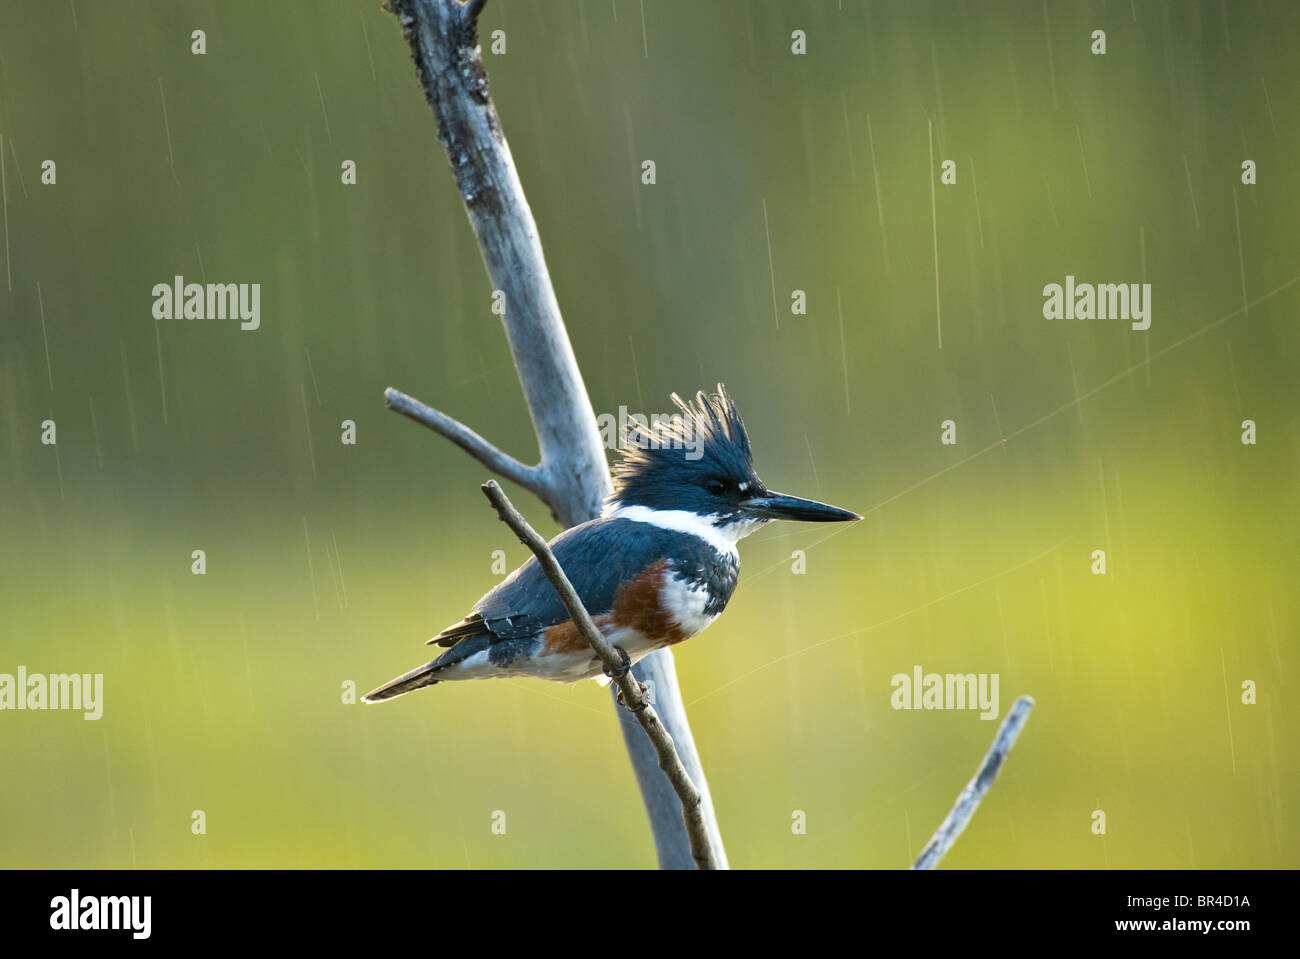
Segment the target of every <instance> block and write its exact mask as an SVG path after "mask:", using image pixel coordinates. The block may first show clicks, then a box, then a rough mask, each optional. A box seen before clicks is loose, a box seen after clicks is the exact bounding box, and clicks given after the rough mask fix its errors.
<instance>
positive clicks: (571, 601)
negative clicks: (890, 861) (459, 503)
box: [483, 480, 718, 869]
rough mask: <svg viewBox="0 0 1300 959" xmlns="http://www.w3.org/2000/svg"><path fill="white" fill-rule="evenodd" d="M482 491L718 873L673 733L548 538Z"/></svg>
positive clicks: (694, 851)
mask: <svg viewBox="0 0 1300 959" xmlns="http://www.w3.org/2000/svg"><path fill="white" fill-rule="evenodd" d="M483 493H484V495H486V496H487V498H488V502H490V503H491V504H492V505H493V507H495V509H496V511H497V515H498V516H500V517H501V521H502V522H503V523H505V524H506V525H507V526H509V527H510V528H511V529H512V530H514V533H515V535H516V536H518V537H519V541H520V542H521V543H523V544H524V545H525V546H527V547H528V548H529V549H530V550H532V552H533V555H534V556H536V557H537V562H538V563H540V564H541V566H542V572H544V573H545V574H546V578H547V579H548V580H550V582H551V585H552V586H554V587H555V592H556V593H557V594H558V595H559V597H560V602H561V603H563V604H564V608H565V610H567V611H568V613H569V617H570V618H571V619H572V620H573V623H574V625H575V626H576V627H577V628H578V632H579V633H581V634H582V637H583V638H584V639H585V640H586V641H587V642H588V643H589V644H590V645H591V648H592V649H593V650H595V652H596V655H597V656H599V657H600V658H601V660H602V661H603V662H604V664H605V669H606V671H607V672H609V673H610V674H611V675H612V676H613V677H614V681H615V682H617V683H618V687H619V689H620V690H622V692H623V701H624V702H625V703H626V704H627V707H628V709H630V710H631V711H632V713H633V715H635V716H636V718H637V720H638V721H639V722H640V723H641V728H643V729H644V730H645V732H646V735H647V736H648V737H650V742H651V743H653V744H654V748H655V753H656V754H657V755H658V757H659V768H661V769H662V770H663V771H664V773H665V774H667V776H668V780H669V782H671V783H672V784H673V789H674V790H675V791H676V793H677V798H678V799H679V800H680V801H681V804H682V821H683V822H684V823H685V825H686V834H687V836H688V837H689V839H690V843H691V856H692V857H693V858H694V860H695V865H696V866H697V867H698V868H700V869H716V868H717V865H718V864H717V861H716V860H715V859H714V857H713V849H712V845H711V843H710V842H709V833H708V830H707V828H706V827H705V824H704V813H703V811H702V810H701V808H700V792H699V790H698V789H696V788H695V784H694V783H693V782H691V777H690V776H689V775H687V773H686V767H685V766H683V765H682V761H681V759H679V758H678V756H677V750H676V748H675V747H674V746H673V740H672V737H671V736H670V735H669V734H668V730H667V729H665V728H664V724H663V723H662V722H660V721H659V716H658V714H656V713H655V710H654V707H653V706H651V705H650V703H649V701H648V700H647V699H646V698H645V697H644V696H643V695H642V692H641V684H640V683H639V682H637V680H636V677H634V676H633V675H632V671H631V670H630V669H623V668H622V667H623V659H622V657H621V656H620V655H619V652H618V651H617V650H616V649H615V648H614V646H613V645H611V644H610V642H609V641H608V640H607V639H605V637H604V636H603V635H602V634H601V632H600V630H598V629H597V628H596V624H595V623H593V622H592V621H591V617H590V616H589V615H588V614H587V610H586V608H585V607H584V606H583V605H582V600H581V599H579V598H578V594H577V592H576V591H575V590H574V588H573V584H572V583H570V582H569V577H568V576H566V575H565V574H564V569H563V568H562V567H561V566H560V564H559V561H558V560H556V558H555V554H554V553H552V552H551V549H550V547H549V546H547V545H546V540H544V539H542V537H541V536H539V535H538V533H537V531H536V530H534V529H533V528H532V527H531V526H529V525H528V521H527V520H525V519H524V518H523V516H521V515H520V514H519V511H518V510H517V509H515V508H514V506H513V505H512V504H511V502H510V500H509V499H507V498H506V494H505V492H504V491H503V490H502V489H501V487H500V486H498V485H497V483H496V481H495V480H488V481H487V482H486V483H484V484H483ZM620 672H621V675H620Z"/></svg>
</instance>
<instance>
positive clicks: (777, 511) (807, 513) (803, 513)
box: [740, 491, 862, 523]
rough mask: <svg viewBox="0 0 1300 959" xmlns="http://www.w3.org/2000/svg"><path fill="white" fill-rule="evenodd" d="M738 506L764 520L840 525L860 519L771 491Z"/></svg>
mask: <svg viewBox="0 0 1300 959" xmlns="http://www.w3.org/2000/svg"><path fill="white" fill-rule="evenodd" d="M740 505H741V506H742V507H743V508H744V509H745V511H746V512H748V513H750V514H751V515H753V516H761V517H763V518H764V519H797V520H801V521H802V522H805V523H842V522H844V521H845V520H850V519H862V517H861V516H859V515H858V514H857V513H851V512H849V511H848V510H846V509H840V508H839V507H838V506H828V505H826V504H825V503H818V502H816V501H815V500H810V499H800V498H799V497H798V496H787V495H786V494H785V493H773V492H771V491H768V492H766V493H764V494H763V495H762V496H751V497H750V498H749V499H747V500H744V501H742V502H741V504H740Z"/></svg>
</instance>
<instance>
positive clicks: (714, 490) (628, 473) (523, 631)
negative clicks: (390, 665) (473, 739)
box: [363, 384, 862, 703]
mask: <svg viewBox="0 0 1300 959" xmlns="http://www.w3.org/2000/svg"><path fill="white" fill-rule="evenodd" d="M672 398H673V402H674V403H676V404H677V406H678V408H679V409H680V410H681V414H682V415H681V416H680V417H678V416H674V417H672V418H671V419H669V420H667V421H666V422H665V421H659V422H656V423H655V424H654V425H653V426H646V425H643V424H640V423H636V424H635V425H632V426H631V427H630V428H629V430H628V435H627V437H626V441H625V443H624V451H623V458H622V461H621V462H620V463H618V464H617V465H616V466H615V467H614V471H613V479H614V491H613V492H612V493H611V494H610V496H609V498H608V500H607V501H606V504H605V508H604V511H603V512H602V514H601V516H600V517H598V518H597V519H593V520H590V521H589V522H586V523H583V524H581V525H580V526H574V527H572V528H571V529H567V530H565V531H564V532H562V533H560V535H558V536H556V537H555V538H554V539H553V540H551V542H550V547H551V551H552V552H553V553H554V554H555V558H556V560H558V561H559V564H560V566H561V568H563V570H564V572H565V575H567V576H568V577H569V580H570V582H572V583H573V587H574V589H575V590H576V591H577V593H578V597H579V598H580V599H581V600H582V604H583V606H584V607H585V608H586V609H587V612H588V613H589V614H590V615H591V618H592V621H593V622H594V623H595V625H596V627H597V628H598V629H600V630H601V632H603V633H604V634H605V636H606V638H607V639H608V640H609V641H610V643H611V644H612V645H613V646H615V647H616V648H618V649H620V650H622V651H623V654H624V656H625V658H626V663H627V664H628V665H630V664H632V663H635V662H637V661H638V660H640V659H641V658H642V657H644V656H647V655H649V654H650V653H652V652H654V651H655V650H656V649H659V648H661V647H664V646H671V645H673V644H675V643H679V642H681V641H682V640H684V639H689V638H690V637H692V636H694V635H696V634H697V633H699V632H701V631H702V630H703V629H704V628H705V627H706V626H708V625H709V624H710V623H712V622H713V620H714V619H716V618H717V616H718V614H719V613H721V612H722V611H723V609H725V608H726V606H727V601H728V600H729V599H730V598H731V594H732V592H733V591H734V590H735V588H736V578H737V576H738V575H739V573H740V557H739V554H738V552H737V550H736V543H737V542H738V541H739V540H740V539H741V538H742V537H745V536H747V535H749V534H750V533H752V532H753V531H754V530H756V529H758V528H759V527H761V526H762V525H763V524H765V523H767V522H769V521H770V520H774V519H792V520H804V521H806V522H835V521H841V520H855V519H861V518H862V517H861V516H859V515H858V514H857V513H851V512H849V511H848V510H844V509H839V508H838V507H835V506H828V505H826V504H825V503H817V502H814V501H812V500H806V499H799V498H798V497H796V496H787V495H785V494H784V493H774V492H772V491H771V490H769V489H768V488H767V487H766V486H764V485H763V481H762V480H760V479H759V478H758V474H757V473H755V472H754V464H753V458H752V456H751V454H750V449H749V437H748V436H747V435H746V433H745V424H744V423H743V422H742V421H741V419H740V414H739V413H738V412H737V411H736V407H735V405H734V404H733V403H732V402H731V398H730V397H729V396H728V395H727V392H726V390H725V388H724V387H723V386H722V384H718V392H717V394H716V395H712V396H710V395H706V394H705V393H704V392H700V393H698V394H697V395H696V402H695V405H694V406H691V405H689V404H687V403H686V402H684V401H683V400H682V399H681V398H680V397H679V396H678V395H677V394H676V393H674V394H673V395H672ZM428 644H429V645H434V644H436V645H438V646H447V647H450V648H449V649H448V650H447V651H446V652H445V653H443V654H442V655H441V656H439V657H438V658H437V659H435V660H433V662H430V663H426V664H425V665H423V666H420V667H418V668H416V669H413V670H411V671H410V672H409V673H406V674H404V675H402V676H398V677H397V678H396V679H394V680H392V681H391V682H387V683H385V684H384V685H382V686H380V687H379V688H378V689H376V690H374V691H373V692H371V693H368V694H367V695H366V696H365V697H363V699H364V701H365V702H367V703H377V702H382V701H383V700H385V699H392V698H393V697H395V696H400V695H402V694H403V693H409V692H410V691H411V690H413V689H420V688H421V687H424V686H432V685H433V684H435V683H441V682H444V681H448V680H459V679H490V678H494V677H513V676H535V677H538V678H540V679H550V680H554V681H556V682H562V683H571V682H575V681H577V680H579V679H601V680H605V681H607V678H606V677H605V675H603V674H604V673H605V670H604V667H603V664H602V661H601V659H600V657H598V656H597V655H596V654H595V652H594V651H593V650H592V649H591V647H590V646H589V645H588V644H587V641H586V640H585V639H583V638H582V635H581V634H580V633H579V632H578V630H577V627H576V626H575V625H574V624H573V621H572V620H571V619H570V618H569V614H568V613H567V612H566V611H565V609H564V606H563V604H562V603H561V602H560V599H559V597H558V596H557V595H556V593H555V590H554V588H552V586H551V584H550V582H549V581H548V580H547V579H546V576H545V574H544V573H543V572H542V569H541V566H540V564H538V562H537V559H536V557H530V558H529V560H528V562H526V563H524V564H523V565H522V566H520V567H519V568H518V569H516V570H515V571H514V572H513V573H511V574H510V575H509V576H508V577H506V578H505V579H504V580H502V582H501V583H500V584H499V585H497V586H496V587H495V588H494V589H493V590H491V591H490V592H489V593H488V594H487V595H486V596H484V597H483V598H482V599H480V600H479V601H478V602H477V603H476V604H475V605H474V610H473V612H471V613H470V614H469V615H468V616H466V617H465V618H464V619H463V620H461V621H460V622H459V623H456V624H455V625H454V626H449V627H447V628H446V629H444V630H443V631H442V632H440V633H439V634H438V635H437V636H434V637H433V638H432V639H431V640H429V643H428Z"/></svg>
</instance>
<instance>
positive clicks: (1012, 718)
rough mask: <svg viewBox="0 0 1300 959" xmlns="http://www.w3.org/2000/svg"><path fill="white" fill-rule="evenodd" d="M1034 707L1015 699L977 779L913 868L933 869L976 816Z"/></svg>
mask: <svg viewBox="0 0 1300 959" xmlns="http://www.w3.org/2000/svg"><path fill="white" fill-rule="evenodd" d="M1033 708H1034V700H1033V697H1032V696H1021V697H1020V698H1019V699H1017V700H1016V702H1015V705H1013V706H1012V707H1011V711H1010V712H1008V713H1007V718H1006V719H1004V720H1002V725H1001V726H999V727H998V734H997V736H995V737H994V738H993V745H992V746H990V747H989V751H988V754H987V755H986V756H985V757H984V761H983V762H982V763H980V766H979V769H977V770H976V771H975V778H974V779H972V780H971V781H970V782H969V783H967V784H966V788H965V789H963V790H962V791H961V794H960V795H959V796H958V797H957V802H956V803H954V804H953V807H952V812H950V813H948V817H947V818H946V819H944V821H943V822H942V823H940V824H939V828H938V829H937V830H935V833H934V835H933V836H932V837H931V838H930V841H929V842H928V843H926V846H925V849H923V850H922V851H921V855H920V857H919V858H918V859H917V860H916V863H915V864H914V865H913V866H912V868H913V869H933V868H934V867H935V866H937V865H938V864H939V860H940V859H942V858H943V857H944V855H945V854H946V853H947V852H948V850H949V849H951V848H952V844H953V843H955V842H956V841H957V837H958V836H960V835H961V833H962V830H963V829H965V828H966V824H967V823H968V822H970V819H971V817H972V816H974V815H975V810H976V809H978V808H979V804H980V801H981V800H982V799H983V798H984V794H985V793H987V792H988V791H989V787H990V786H992V785H993V780H995V779H997V778H998V770H999V769H1001V768H1002V761H1003V760H1004V759H1006V758H1007V753H1009V752H1011V747H1012V746H1014V745H1015V744H1016V737H1017V736H1019V735H1020V730H1021V729H1022V728H1023V727H1024V725H1025V720H1027V719H1028V718H1029V711H1030V710H1031V709H1033Z"/></svg>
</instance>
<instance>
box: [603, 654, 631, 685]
mask: <svg viewBox="0 0 1300 959" xmlns="http://www.w3.org/2000/svg"><path fill="white" fill-rule="evenodd" d="M614 649H615V650H616V651H617V652H618V655H619V658H620V659H621V660H622V662H621V663H620V664H619V665H618V666H616V667H615V668H614V669H610V668H609V667H608V666H604V667H602V670H601V671H602V672H604V674H605V675H606V676H608V677H609V678H610V679H613V680H619V679H622V678H623V677H624V676H626V675H627V671H628V670H629V669H631V668H632V657H631V656H629V655H628V654H627V650H626V649H624V648H623V647H622V646H615V647H614Z"/></svg>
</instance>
